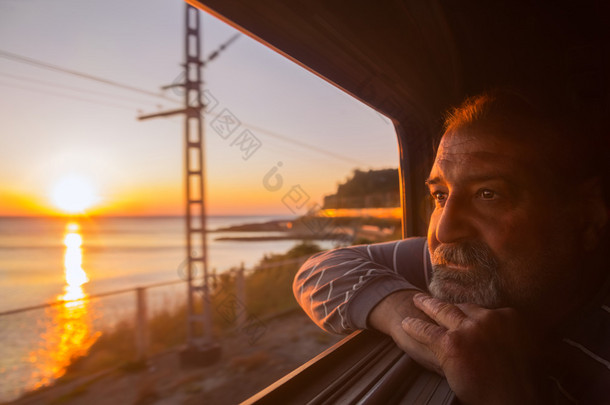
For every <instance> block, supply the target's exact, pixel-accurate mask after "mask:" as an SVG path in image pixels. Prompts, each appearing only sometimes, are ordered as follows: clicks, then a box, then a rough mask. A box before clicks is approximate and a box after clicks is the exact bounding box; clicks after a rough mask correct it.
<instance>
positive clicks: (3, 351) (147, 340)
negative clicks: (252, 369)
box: [0, 256, 309, 402]
mask: <svg viewBox="0 0 610 405" xmlns="http://www.w3.org/2000/svg"><path fill="white" fill-rule="evenodd" d="M308 257H309V256H303V257H298V258H295V259H289V260H281V261H277V262H273V263H269V264H267V265H264V266H255V267H253V268H250V269H245V268H244V266H243V264H242V265H241V266H240V267H238V268H233V269H231V270H229V271H226V272H224V273H221V274H219V275H218V277H215V281H216V280H217V281H218V283H216V282H214V283H213V284H214V285H215V286H216V288H215V289H214V293H215V294H217V297H216V298H218V299H217V301H215V302H213V303H214V305H216V308H213V310H214V314H215V316H216V318H217V319H216V320H217V321H219V322H220V323H223V325H224V327H227V326H229V328H230V330H233V331H240V332H243V333H246V334H248V336H249V338H250V339H251V340H252V341H255V340H256V339H258V338H259V337H260V335H261V333H264V326H265V325H264V323H265V322H266V319H268V318H269V317H272V316H273V315H274V312H275V313H280V312H284V310H285V309H286V308H285V306H282V304H281V303H279V304H278V307H277V308H275V309H274V308H263V309H262V310H261V309H260V308H258V310H257V308H247V297H246V294H247V290H248V288H247V285H246V279H247V277H249V276H251V275H252V274H254V273H255V272H257V276H261V275H262V276H263V277H268V278H272V276H271V273H269V274H267V275H266V276H265V272H266V271H271V272H273V271H276V272H277V271H278V270H274V269H275V268H278V266H286V268H287V269H291V268H296V267H298V266H299V265H300V264H301V263H303V261H304V260H306V259H307V258H308ZM279 270H284V269H283V268H280V269H279ZM280 273H282V272H281V271H280ZM223 277H225V278H226V277H229V278H231V283H230V287H229V288H227V284H226V283H225V284H224V285H223V284H222V280H221V279H222V278H223ZM181 284H182V285H181ZM179 285H180V290H179V292H176V291H175V290H174V291H171V292H170V293H171V294H170V295H171V298H172V299H173V304H174V311H173V312H174V314H173V315H174V316H175V315H176V314H175V312H176V310H177V309H178V308H179V307H180V305H181V304H183V303H184V301H185V298H186V285H185V281H184V280H174V281H168V282H160V283H154V284H149V285H146V286H142V287H137V288H128V289H120V290H115V291H110V292H105V293H100V294H91V295H87V296H84V297H83V298H79V299H75V300H58V301H54V302H49V303H44V304H39V305H33V306H28V307H24V308H18V309H11V310H7V311H2V312H0V331H1V332H2V334H1V335H0V340H1V341H2V342H1V344H0V359H2V361H4V362H6V361H8V364H4V365H2V364H0V374H2V378H0V402H2V401H5V400H12V399H14V398H16V397H17V396H19V395H20V394H21V393H23V392H25V391H28V390H31V389H34V388H38V387H39V386H42V385H46V384H48V383H50V382H52V381H53V380H54V379H55V378H57V377H58V375H52V374H45V373H43V372H41V371H40V370H37V369H36V368H35V367H36V366H41V364H42V363H44V361H41V357H40V356H41V355H42V354H44V353H40V352H39V349H40V347H39V345H40V344H43V345H45V347H43V349H45V350H47V351H53V350H56V351H58V352H61V351H62V350H63V349H62V347H64V346H68V347H70V348H72V349H75V350H76V349H78V348H79V347H78V346H79V345H81V346H82V347H84V348H85V349H84V351H75V352H69V351H68V352H65V353H64V354H65V355H66V359H64V360H61V361H59V363H60V365H61V367H63V368H64V369H65V368H66V367H67V366H69V365H70V363H71V362H72V361H73V360H74V357H78V356H79V355H83V354H85V353H86V351H87V349H88V348H89V347H90V346H91V344H93V341H95V340H96V339H97V338H98V337H100V336H101V335H102V331H103V332H110V331H112V330H113V329H116V327H117V326H120V325H121V324H125V323H126V322H127V323H128V328H130V329H131V330H132V331H133V342H132V346H133V347H134V348H135V353H134V355H133V358H132V359H131V361H134V362H143V361H144V360H146V358H147V357H148V356H149V355H150V354H151V345H150V344H151V337H152V336H151V328H150V326H151V324H150V321H151V320H152V319H153V318H154V316H155V315H156V314H155V311H154V310H153V307H154V306H155V304H157V306H158V307H159V306H160V307H161V311H165V310H167V308H166V307H167V306H168V305H159V304H164V303H163V302H162V301H163V299H165V298H166V296H157V297H156V298H154V297H153V299H151V295H152V294H153V293H154V290H158V289H168V288H175V287H176V286H179ZM222 288H225V289H226V290H227V291H222ZM151 291H152V292H151ZM164 291H165V293H167V292H168V291H167V290H164ZM249 291H251V289H250V290H249ZM162 292H163V291H162ZM287 292H288V294H290V296H291V294H292V293H291V289H290V288H288V289H287ZM128 294H130V295H131V297H129V298H128V296H127V295H128ZM99 300H104V304H103V305H100V308H94V306H93V305H92V304H91V303H92V302H94V301H99ZM110 300H112V301H111V302H110ZM253 305H254V306H255V307H256V305H259V303H253ZM295 305H296V304H295ZM83 309H84V314H81V315H83V316H82V317H81V318H79V316H80V315H78V311H81V310H83ZM251 309H252V310H251ZM113 310H114V312H113ZM37 311H44V313H43V314H42V315H41V314H40V313H38V312H37ZM161 311H158V310H157V311H156V312H157V313H159V312H161ZM257 311H258V313H259V315H254V316H253V315H252V312H257ZM81 312H82V311H81ZM169 312H171V311H169ZM261 312H262V313H264V315H265V316H261V315H260V314H261ZM100 314H102V316H99V315H100ZM81 321H82V325H81V326H82V328H81V329H84V330H83V331H81V332H82V333H81V334H78V336H76V335H74V334H72V335H71V334H66V335H62V334H63V333H64V332H65V330H68V329H69V330H71V331H72V332H70V333H74V330H75V329H78V327H79V324H78V322H81ZM62 322H67V323H68V325H66V327H65V328H63V326H62ZM184 327H186V325H184ZM62 328H63V329H62ZM56 329H60V330H56ZM64 329H65V330H64ZM158 333H159V332H157V334H158ZM53 334H56V335H58V336H52V335H53ZM84 334H87V335H88V336H89V337H88V338H87V337H85V336H84ZM50 338H51V339H50ZM183 342H184V341H183ZM153 349H154V350H153V352H155V353H156V352H158V351H159V347H154V348H153ZM166 349H169V347H168V348H166ZM48 354H49V353H46V354H44V355H48ZM5 355H6V356H5ZM8 355H10V356H13V360H12V361H11V360H10V359H8V360H7V356H8ZM24 357H26V358H27V357H29V359H28V360H29V361H28V360H26V359H24ZM24 360H26V361H24ZM36 376H37V377H36ZM32 380H37V381H38V382H37V383H33V382H32ZM3 386H4V387H3ZM15 387H18V388H15Z"/></svg>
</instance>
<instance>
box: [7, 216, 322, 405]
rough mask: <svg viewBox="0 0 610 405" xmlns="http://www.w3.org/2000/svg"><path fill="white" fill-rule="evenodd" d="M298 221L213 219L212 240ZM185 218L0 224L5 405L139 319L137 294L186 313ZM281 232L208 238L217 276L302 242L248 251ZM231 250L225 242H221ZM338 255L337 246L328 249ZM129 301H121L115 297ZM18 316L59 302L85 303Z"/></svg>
mask: <svg viewBox="0 0 610 405" xmlns="http://www.w3.org/2000/svg"><path fill="white" fill-rule="evenodd" d="M291 219H294V218H293V217H289V216H283V215H270V216H247V215H242V216H210V217H209V218H208V220H207V223H208V225H207V228H208V229H209V230H211V231H215V230H218V229H222V228H226V227H229V226H233V225H242V224H252V223H264V222H267V221H271V220H286V221H289V220H291ZM184 233H185V223H184V218H183V217H105V218H77V219H66V218H46V217H44V218H43V217H35V218H29V217H27V218H26V217H0V402H2V401H10V400H13V399H15V398H17V397H18V396H19V395H21V394H23V393H25V392H27V391H29V390H32V389H34V388H38V387H41V386H44V385H47V384H50V383H52V382H53V381H54V380H55V379H56V378H58V377H59V376H61V374H63V372H64V371H65V368H66V367H67V366H68V365H69V364H70V361H71V359H73V358H74V357H76V356H78V355H81V354H83V353H85V352H86V350H87V349H88V347H90V345H91V344H92V343H93V342H94V341H95V339H96V338H97V337H98V336H99V335H100V333H102V332H103V331H104V330H108V329H109V328H112V327H113V325H115V324H116V323H117V322H120V321H121V320H123V319H132V318H133V314H134V312H135V294H134V292H133V290H132V289H135V288H138V287H146V286H149V285H153V284H163V283H166V282H168V283H169V282H173V281H176V282H177V283H176V284H172V285H168V286H164V287H155V288H150V289H148V290H147V292H148V294H149V298H148V301H149V313H154V312H155V311H158V310H162V309H166V310H167V309H168V308H172V307H177V306H179V305H180V304H181V303H182V302H183V300H184V296H185V293H184V292H185V285H184V283H179V281H180V280H181V278H183V277H184V266H185V258H186V254H185V236H184ZM240 236H247V237H252V236H261V237H265V236H277V233H275V232H256V233H252V232H228V231H220V232H209V233H208V269H209V271H210V272H216V273H217V274H220V273H222V272H225V271H229V270H230V269H232V268H236V267H238V266H241V265H243V266H244V267H245V268H246V269H248V268H251V267H252V266H254V265H256V264H257V263H258V262H259V261H260V260H261V259H262V257H263V256H264V255H266V254H267V255H268V254H274V253H284V252H286V251H287V250H289V249H290V248H291V247H293V246H294V245H295V244H297V243H299V242H300V241H298V240H272V241H269V240H261V241H253V240H248V241H240V240H235V238H239V237H240ZM227 237H229V238H232V239H231V240H218V239H219V238H227ZM321 247H322V248H330V247H332V246H331V243H330V242H322V243H321ZM115 291H124V292H123V293H121V294H111V293H112V292H115ZM97 296H101V297H100V298H96V299H92V300H86V301H74V302H68V303H66V304H62V305H56V306H53V307H44V308H38V309H31V310H28V311H24V312H18V311H15V310H19V309H20V308H28V307H36V306H39V305H40V304H44V303H49V302H53V301H57V300H68V301H70V300H78V299H83V298H87V297H97Z"/></svg>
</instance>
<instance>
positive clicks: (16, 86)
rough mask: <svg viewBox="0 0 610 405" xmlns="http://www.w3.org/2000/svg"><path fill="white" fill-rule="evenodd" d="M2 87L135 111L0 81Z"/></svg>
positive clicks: (103, 102)
mask: <svg viewBox="0 0 610 405" xmlns="http://www.w3.org/2000/svg"><path fill="white" fill-rule="evenodd" d="M0 86H8V87H13V88H16V89H21V90H27V91H33V92H36V93H42V94H48V95H51V96H55V97H63V98H68V99H72V100H77V101H84V102H86V103H93V104H99V105H104V106H107V107H114V108H121V109H125V110H130V111H133V110H134V108H133V107H128V106H126V105H120V104H115V103H109V102H105V101H99V100H91V99H88V98H84V97H78V96H73V95H68V94H61V93H57V92H54V91H46V90H42V89H37V88H31V87H25V86H19V85H17V84H12V83H4V82H1V81H0Z"/></svg>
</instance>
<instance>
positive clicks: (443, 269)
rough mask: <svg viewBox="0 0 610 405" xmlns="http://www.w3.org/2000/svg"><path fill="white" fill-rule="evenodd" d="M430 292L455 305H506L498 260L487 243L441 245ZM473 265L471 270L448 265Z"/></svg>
mask: <svg viewBox="0 0 610 405" xmlns="http://www.w3.org/2000/svg"><path fill="white" fill-rule="evenodd" d="M431 260H432V270H433V272H432V281H431V283H430V285H429V289H430V293H431V294H432V295H433V296H434V297H436V298H439V299H441V300H443V301H447V302H450V303H452V304H461V303H472V304H477V305H480V306H482V307H484V308H499V307H502V306H505V305H506V302H505V300H504V299H503V294H502V288H501V281H500V278H499V276H498V263H497V260H496V259H495V257H494V255H493V253H492V252H491V250H490V249H489V248H488V247H487V245H485V244H483V243H464V244H459V245H440V246H439V247H437V248H436V250H435V251H434V252H432V253H431ZM449 263H453V264H457V265H462V266H469V267H470V270H468V271H459V270H450V269H449V268H447V266H446V264H449Z"/></svg>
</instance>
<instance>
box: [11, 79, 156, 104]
mask: <svg viewBox="0 0 610 405" xmlns="http://www.w3.org/2000/svg"><path fill="white" fill-rule="evenodd" d="M0 76H4V77H7V78H9V79H14V80H19V81H21V82H26V83H28V84H32V83H36V84H42V85H44V86H49V87H55V88H57V89H62V90H69V91H76V92H79V93H85V94H87V95H92V94H97V95H100V96H103V97H110V98H113V99H121V100H125V101H130V102H134V103H142V102H143V101H142V99H137V98H132V97H125V96H123V95H118V94H110V93H105V92H103V91H96V90H90V89H85V88H81V87H74V86H66V85H63V84H59V83H53V82H49V81H45V80H38V79H33V78H31V77H26V76H19V75H12V74H10V73H4V72H0ZM147 102H148V103H151V104H152V103H155V101H151V100H148V101H147ZM157 103H158V102H157Z"/></svg>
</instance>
